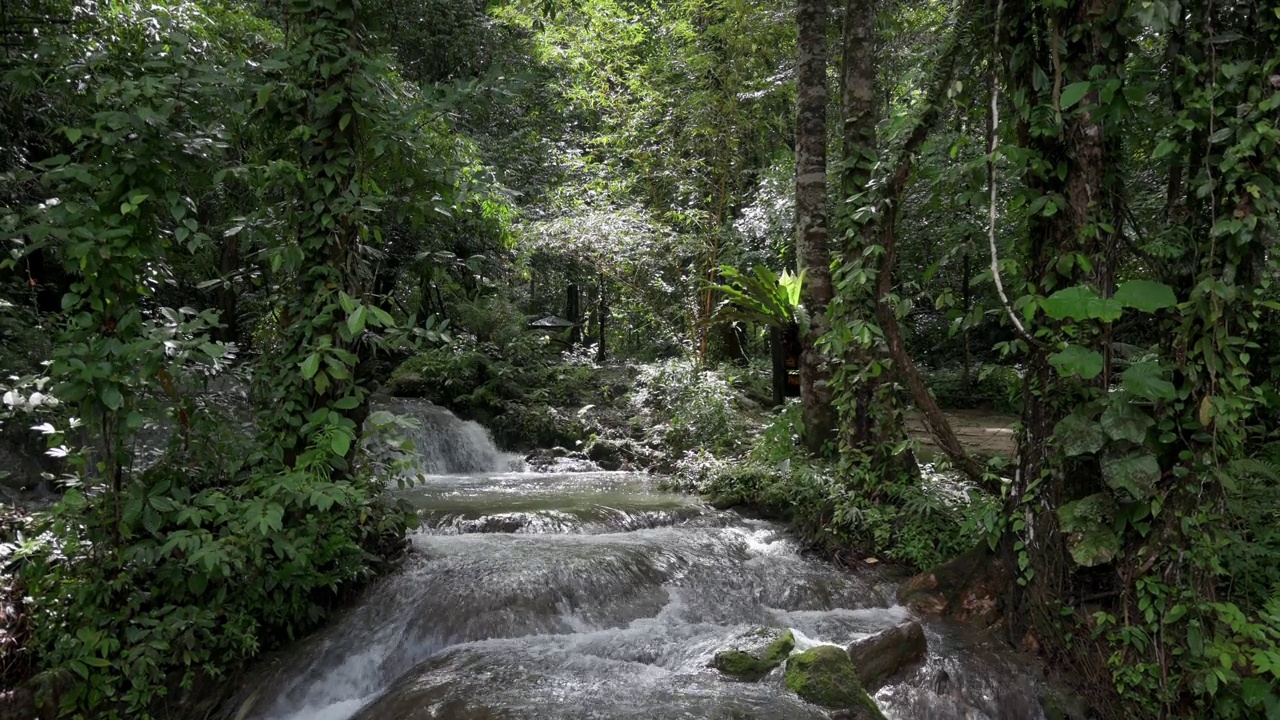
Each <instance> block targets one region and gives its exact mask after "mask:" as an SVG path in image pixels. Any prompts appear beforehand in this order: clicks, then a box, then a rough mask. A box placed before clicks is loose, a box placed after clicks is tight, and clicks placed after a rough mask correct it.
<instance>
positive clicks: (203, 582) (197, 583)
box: [187, 572, 209, 595]
mask: <svg viewBox="0 0 1280 720" xmlns="http://www.w3.org/2000/svg"><path fill="white" fill-rule="evenodd" d="M208 586H209V576H208V575H205V574H204V573H202V572H193V573H191V574H190V575H188V576H187V589H188V590H190V591H191V594H192V595H203V594H204V590H205V588H206V587H208Z"/></svg>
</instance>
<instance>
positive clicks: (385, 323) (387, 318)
mask: <svg viewBox="0 0 1280 720" xmlns="http://www.w3.org/2000/svg"><path fill="white" fill-rule="evenodd" d="M369 312H370V313H371V314H372V315H373V321H374V322H375V323H376V324H378V325H380V326H382V327H385V328H393V327H395V326H396V321H395V318H393V317H391V313H389V312H387V311H386V310H383V309H382V308H380V307H378V306H377V305H370V306H369Z"/></svg>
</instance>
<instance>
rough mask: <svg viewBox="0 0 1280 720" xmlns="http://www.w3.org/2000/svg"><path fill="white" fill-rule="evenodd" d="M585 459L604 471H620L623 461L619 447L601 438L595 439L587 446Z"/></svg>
mask: <svg viewBox="0 0 1280 720" xmlns="http://www.w3.org/2000/svg"><path fill="white" fill-rule="evenodd" d="M587 458H588V459H589V460H591V461H592V462H594V463H595V464H597V465H599V466H600V467H601V468H603V469H605V470H619V469H621V468H622V462H623V460H624V459H625V458H624V456H623V453H622V447H621V446H619V445H618V444H617V443H615V442H613V441H611V440H604V439H601V438H596V439H595V440H592V441H591V443H590V444H589V445H587Z"/></svg>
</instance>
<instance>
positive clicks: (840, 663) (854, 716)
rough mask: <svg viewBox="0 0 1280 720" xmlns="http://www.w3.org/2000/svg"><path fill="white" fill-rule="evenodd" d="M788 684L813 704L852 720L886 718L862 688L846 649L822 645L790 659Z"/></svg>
mask: <svg viewBox="0 0 1280 720" xmlns="http://www.w3.org/2000/svg"><path fill="white" fill-rule="evenodd" d="M785 679H786V684H787V687H788V688H789V689H790V690H791V691H792V692H794V693H795V694H797V695H799V696H800V697H802V698H804V699H805V700H808V701H809V702H811V703H813V704H814V705H821V706H822V707H825V708H831V709H833V710H838V711H840V717H843V718H848V719H849V720H886V718H885V716H884V713H882V712H880V707H879V706H878V705H876V702H875V700H872V699H871V696H870V695H868V694H867V691H866V690H864V689H863V687H862V683H861V681H859V679H858V671H857V669H856V668H854V666H853V661H852V660H850V659H849V654H848V653H847V652H845V650H844V649H843V648H839V647H836V646H834V645H819V646H818V647H815V648H811V649H809V650H806V651H804V652H802V653H800V654H798V655H792V656H791V657H790V658H787V670H786V676H785Z"/></svg>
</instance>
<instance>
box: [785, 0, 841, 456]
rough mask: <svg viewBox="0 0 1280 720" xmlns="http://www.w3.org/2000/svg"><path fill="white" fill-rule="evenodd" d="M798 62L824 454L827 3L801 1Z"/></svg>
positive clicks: (811, 412)
mask: <svg viewBox="0 0 1280 720" xmlns="http://www.w3.org/2000/svg"><path fill="white" fill-rule="evenodd" d="M796 26H797V28H798V31H799V38H798V40H797V47H798V51H799V59H798V62H797V64H796V230H795V232H796V258H797V260H798V264H799V266H800V272H801V273H803V277H804V281H803V284H802V286H801V290H800V296H801V302H802V303H803V305H804V311H805V312H804V315H803V316H802V320H805V321H802V323H801V330H800V345H801V352H800V402H801V404H802V406H803V411H804V412H803V414H804V443H805V446H806V447H807V448H808V449H809V451H810V452H812V453H818V452H820V451H821V450H822V448H823V446H824V445H825V444H826V443H827V442H828V441H829V440H830V439H831V437H832V433H833V431H834V429H835V412H834V409H833V407H832V404H831V387H830V378H831V373H830V369H829V367H828V364H827V363H826V362H825V361H824V360H823V357H822V352H821V350H820V349H819V348H818V339H819V338H821V337H822V335H823V334H824V333H825V332H826V331H827V327H828V322H827V304H828V303H830V302H831V292H832V291H831V251H830V250H829V248H828V246H827V235H828V231H827V3H826V2H825V0H797V4H796Z"/></svg>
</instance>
